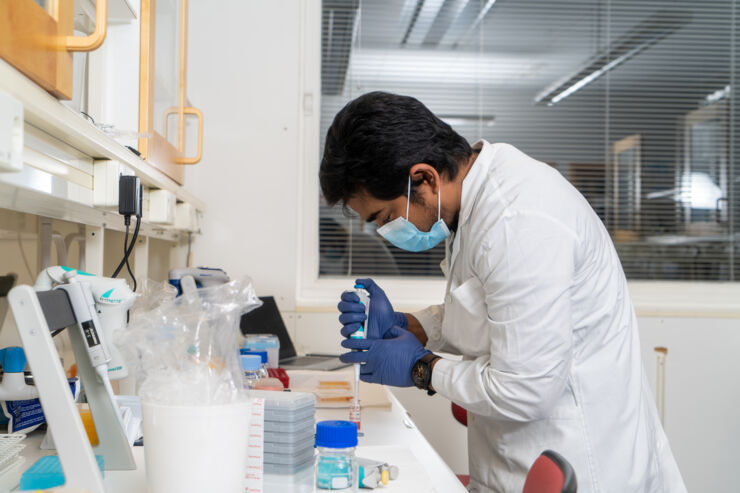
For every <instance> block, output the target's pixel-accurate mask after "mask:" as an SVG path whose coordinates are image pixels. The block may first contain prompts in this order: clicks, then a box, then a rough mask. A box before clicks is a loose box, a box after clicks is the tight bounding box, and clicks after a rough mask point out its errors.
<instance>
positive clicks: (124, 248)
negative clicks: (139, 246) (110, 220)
mask: <svg viewBox="0 0 740 493" xmlns="http://www.w3.org/2000/svg"><path fill="white" fill-rule="evenodd" d="M130 221H131V219H130V218H128V217H126V236H124V237H123V259H122V260H121V263H120V264H118V267H116V270H115V271H114V272H113V275H112V276H111V277H112V278H114V279H115V278H116V277H118V273H119V272H121V269H122V268H123V265H124V264H125V263H126V258H127V256H128V255H127V254H126V252H127V251H128V228H129V224H131V223H130Z"/></svg>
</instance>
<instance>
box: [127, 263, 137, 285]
mask: <svg viewBox="0 0 740 493" xmlns="http://www.w3.org/2000/svg"><path fill="white" fill-rule="evenodd" d="M126 270H127V271H128V275H129V276H131V280H132V281H133V282H134V292H136V277H134V273H133V272H131V266H130V265H129V263H128V257H126Z"/></svg>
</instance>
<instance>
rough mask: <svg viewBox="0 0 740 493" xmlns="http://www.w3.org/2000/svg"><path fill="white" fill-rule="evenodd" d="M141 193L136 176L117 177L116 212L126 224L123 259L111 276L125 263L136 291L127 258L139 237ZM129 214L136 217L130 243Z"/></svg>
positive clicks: (114, 275)
mask: <svg viewBox="0 0 740 493" xmlns="http://www.w3.org/2000/svg"><path fill="white" fill-rule="evenodd" d="M143 195H144V190H143V188H142V186H141V180H139V177H138V176H127V175H121V176H120V177H119V178H118V213H119V214H121V215H122V216H123V221H124V224H125V225H126V236H125V237H124V240H123V259H122V260H121V263H120V264H118V267H117V268H116V271H115V272H114V273H113V276H112V277H117V276H118V274H119V273H120V272H121V269H123V266H124V265H125V266H126V269H127V270H128V273H129V275H130V276H131V280H132V281H133V283H134V291H136V277H134V273H133V272H132V271H131V266H130V265H129V261H128V258H129V256H130V255H131V252H132V251H133V250H134V245H135V244H136V239H137V238H138V237H139V227H140V226H141V202H142V198H143ZM131 216H135V217H136V228H134V234H133V236H132V238H131V243H129V241H128V232H129V231H128V230H129V226H130V225H131Z"/></svg>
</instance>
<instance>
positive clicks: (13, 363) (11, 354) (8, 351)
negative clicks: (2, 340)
mask: <svg viewBox="0 0 740 493" xmlns="http://www.w3.org/2000/svg"><path fill="white" fill-rule="evenodd" d="M0 365H2V367H3V371H4V372H5V373H23V370H24V369H25V368H26V353H24V352H23V348H22V347H18V346H9V347H6V348H3V349H0Z"/></svg>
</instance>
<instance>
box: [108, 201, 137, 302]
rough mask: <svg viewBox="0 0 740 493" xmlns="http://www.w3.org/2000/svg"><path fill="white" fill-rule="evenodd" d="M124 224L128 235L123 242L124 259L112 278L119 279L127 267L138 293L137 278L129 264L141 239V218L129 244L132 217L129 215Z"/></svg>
mask: <svg viewBox="0 0 740 493" xmlns="http://www.w3.org/2000/svg"><path fill="white" fill-rule="evenodd" d="M124 222H125V225H126V235H125V237H124V240H123V259H121V263H120V264H118V267H116V270H115V271H114V272H113V276H111V277H114V278H115V277H118V274H120V273H121V269H123V266H124V265H125V266H126V270H127V271H128V274H129V275H130V276H131V280H132V281H133V283H134V292H136V287H137V283H136V277H135V276H134V273H133V272H132V271H131V265H130V264H129V257H130V256H131V252H133V251H134V245H136V240H137V239H138V237H139V228H140V227H141V217H139V216H136V227H134V234H133V236H132V237H131V243H129V242H128V235H129V227H130V226H131V216H130V215H127V216H125V217H124Z"/></svg>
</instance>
